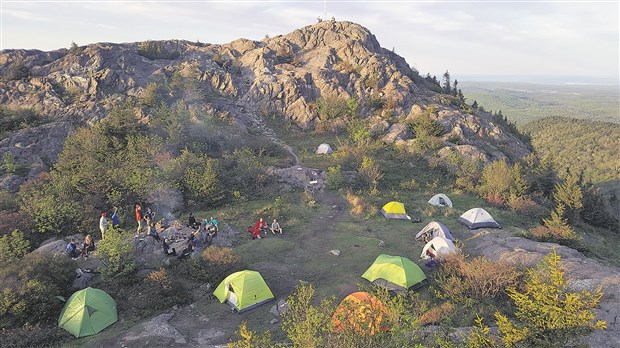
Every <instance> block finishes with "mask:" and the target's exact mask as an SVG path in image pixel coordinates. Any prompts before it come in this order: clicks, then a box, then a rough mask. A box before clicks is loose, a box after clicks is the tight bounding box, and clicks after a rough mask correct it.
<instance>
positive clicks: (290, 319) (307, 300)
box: [282, 284, 335, 348]
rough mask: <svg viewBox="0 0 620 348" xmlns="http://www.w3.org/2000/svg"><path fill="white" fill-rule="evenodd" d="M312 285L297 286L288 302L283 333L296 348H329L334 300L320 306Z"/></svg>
mask: <svg viewBox="0 0 620 348" xmlns="http://www.w3.org/2000/svg"><path fill="white" fill-rule="evenodd" d="M314 292H315V291H314V287H313V286H312V285H302V284H299V285H297V288H296V289H295V292H294V293H293V294H291V295H290V296H289V297H288V298H287V299H286V302H287V303H288V305H289V306H290V309H289V310H288V311H286V312H284V313H283V315H282V316H283V318H282V331H284V332H285V333H286V335H287V337H288V339H289V340H291V342H292V343H293V346H294V347H304V348H320V347H326V346H327V337H326V336H327V333H328V331H329V328H330V327H331V319H332V318H331V313H333V311H334V309H335V308H334V305H333V299H323V300H321V302H320V303H319V305H318V306H314V305H312V300H313V299H314Z"/></svg>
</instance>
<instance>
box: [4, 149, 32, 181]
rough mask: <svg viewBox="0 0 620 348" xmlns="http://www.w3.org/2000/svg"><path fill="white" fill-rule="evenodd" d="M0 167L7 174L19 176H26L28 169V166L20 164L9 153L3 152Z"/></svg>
mask: <svg viewBox="0 0 620 348" xmlns="http://www.w3.org/2000/svg"><path fill="white" fill-rule="evenodd" d="M0 167H2V169H3V170H4V171H5V172H6V173H7V174H15V175H20V176H24V175H26V174H28V170H29V169H30V168H28V166H26V165H23V164H20V163H19V162H18V161H17V159H15V156H13V154H12V153H11V152H10V151H7V152H5V153H4V155H3V156H2V164H0Z"/></svg>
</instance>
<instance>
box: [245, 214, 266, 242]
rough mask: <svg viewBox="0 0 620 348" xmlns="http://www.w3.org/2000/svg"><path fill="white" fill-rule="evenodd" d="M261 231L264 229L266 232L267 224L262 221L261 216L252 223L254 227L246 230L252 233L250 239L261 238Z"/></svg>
mask: <svg viewBox="0 0 620 348" xmlns="http://www.w3.org/2000/svg"><path fill="white" fill-rule="evenodd" d="M262 231H265V234H267V232H266V231H267V224H266V223H265V221H263V218H260V219H258V220H257V221H256V222H255V223H254V227H250V228H248V232H250V233H252V239H257V238H259V239H260V238H262V237H261V236H260V233H261V232H262Z"/></svg>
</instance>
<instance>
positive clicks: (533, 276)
mask: <svg viewBox="0 0 620 348" xmlns="http://www.w3.org/2000/svg"><path fill="white" fill-rule="evenodd" d="M560 261H561V258H560V255H558V254H557V253H556V252H555V250H554V251H553V252H552V253H551V254H549V255H547V256H546V257H545V258H544V259H543V260H542V262H541V263H540V264H539V265H538V267H537V269H531V270H529V271H528V274H527V279H526V282H525V286H524V287H523V289H515V288H512V289H509V290H508V296H509V297H510V298H511V299H512V300H513V301H514V304H515V307H516V311H515V317H516V319H517V320H516V321H513V320H511V319H509V318H508V317H507V316H505V315H503V314H501V313H499V312H496V313H495V318H496V323H497V326H498V328H499V333H500V336H501V339H502V342H503V343H504V344H505V345H506V347H514V346H518V347H565V346H566V345H567V344H569V343H570V344H571V345H574V344H575V343H577V342H575V341H577V340H578V339H579V338H580V337H581V336H584V335H587V334H589V333H591V332H592V331H594V330H601V329H605V328H606V323H605V322H604V321H602V320H595V319H596V317H595V313H594V309H595V308H596V307H597V305H598V303H599V302H600V300H601V297H602V296H603V293H602V292H601V289H600V288H599V289H598V290H596V291H595V292H593V293H592V292H589V291H585V290H584V291H581V292H571V291H569V290H568V287H567V283H568V282H567V280H566V279H565V278H564V271H563V270H562V268H561V264H560Z"/></svg>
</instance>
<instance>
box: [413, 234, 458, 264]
mask: <svg viewBox="0 0 620 348" xmlns="http://www.w3.org/2000/svg"><path fill="white" fill-rule="evenodd" d="M427 251H428V252H429V253H431V254H433V257H434V258H441V256H442V255H446V254H450V253H455V252H457V251H459V249H457V248H456V247H455V246H454V243H452V241H451V240H449V239H445V238H442V237H435V238H433V239H431V241H430V242H428V243H426V245H425V246H424V249H422V254H420V257H421V258H423V259H426V260H428V259H430V256H429V255H428V254H427Z"/></svg>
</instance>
